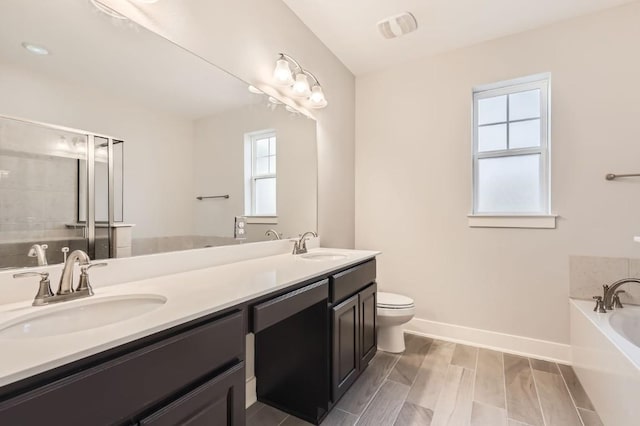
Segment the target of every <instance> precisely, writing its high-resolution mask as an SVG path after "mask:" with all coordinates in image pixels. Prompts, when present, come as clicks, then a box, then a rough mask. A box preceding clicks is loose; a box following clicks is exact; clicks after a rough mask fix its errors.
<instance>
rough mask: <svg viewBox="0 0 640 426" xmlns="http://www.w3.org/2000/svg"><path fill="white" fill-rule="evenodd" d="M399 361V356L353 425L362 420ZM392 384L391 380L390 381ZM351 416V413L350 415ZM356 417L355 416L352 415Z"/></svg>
mask: <svg viewBox="0 0 640 426" xmlns="http://www.w3.org/2000/svg"><path fill="white" fill-rule="evenodd" d="M399 361H400V356H399V357H398V358H397V359H396V362H394V363H393V365H392V366H391V368H390V369H389V372H388V373H387V374H386V375H385V376H384V378H383V379H382V383H380V386H378V388H377V389H376V391H375V392H374V393H373V395H371V398H369V401H367V405H365V407H364V410H362V413H360V415H358V419H357V420H356V422H355V423H354V425H357V424H358V423H360V419H361V418H362V416H363V415H364V413H365V412H366V411H367V408H369V406H370V405H371V403H372V402H373V400H374V399H375V398H376V395H378V392H380V389H382V386H384V383H385V382H386V381H387V380H389V375H390V374H391V372H392V371H393V369H394V368H396V364H398V362H399ZM392 382H393V380H392ZM351 414H353V413H351ZM354 415H357V414H354Z"/></svg>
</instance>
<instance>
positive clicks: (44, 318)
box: [0, 294, 167, 339]
mask: <svg viewBox="0 0 640 426" xmlns="http://www.w3.org/2000/svg"><path fill="white" fill-rule="evenodd" d="M166 302H167V298H166V297H163V296H160V295H155V294H131V295H123V296H109V297H101V298H95V299H94V298H88V299H84V300H82V301H80V302H62V303H61V304H60V305H57V306H56V305H52V306H51V307H46V308H34V309H46V311H44V312H35V313H32V314H28V315H24V316H22V317H19V318H16V319H14V320H11V321H8V322H6V323H4V324H0V339H29V338H38V337H48V336H58V335H61V334H68V333H73V332H76V331H83V330H89V329H94V328H98V327H103V326H105V325H110V324H113V323H116V322H120V321H126V320H128V319H131V318H134V317H137V316H140V315H143V314H146V313H147V312H151V311H153V310H155V309H158V308H159V307H161V306H162V305H164V304H165V303H166Z"/></svg>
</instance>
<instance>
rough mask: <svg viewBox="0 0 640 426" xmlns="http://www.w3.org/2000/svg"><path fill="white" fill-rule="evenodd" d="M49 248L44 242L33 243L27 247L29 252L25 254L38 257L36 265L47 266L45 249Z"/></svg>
mask: <svg viewBox="0 0 640 426" xmlns="http://www.w3.org/2000/svg"><path fill="white" fill-rule="evenodd" d="M48 248H49V246H48V245H46V244H34V245H32V246H31V248H30V249H29V253H27V256H29V257H35V258H37V259H38V266H47V265H48V263H47V249H48Z"/></svg>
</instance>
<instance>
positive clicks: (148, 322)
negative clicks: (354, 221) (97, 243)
mask: <svg viewBox="0 0 640 426" xmlns="http://www.w3.org/2000/svg"><path fill="white" fill-rule="evenodd" d="M282 243H288V241H283V242H282ZM256 246H257V247H247V248H245V250H244V251H245V252H247V251H249V252H251V251H253V253H254V255H258V253H261V254H264V253H268V252H269V251H271V252H272V254H271V255H266V256H264V257H257V258H252V259H246V258H245V260H244V261H240V260H242V258H241V257H240V256H241V255H244V256H247V254H246V253H242V254H238V253H235V254H234V253H233V252H234V250H233V247H231V248H226V247H225V248H221V249H223V250H216V248H211V249H205V250H203V251H202V252H200V253H198V252H199V251H194V252H192V253H189V255H190V256H192V257H199V256H198V255H200V257H201V259H199V261H200V262H203V263H204V264H203V265H201V266H200V268H199V269H193V270H187V271H183V272H178V273H172V274H171V273H167V274H163V275H160V276H155V277H154V278H149V277H148V276H147V277H145V278H142V279H141V278H137V279H136V278H133V277H132V275H131V273H130V272H129V268H126V270H123V269H122V268H118V267H117V266H116V264H117V263H121V264H124V265H127V264H128V265H129V266H131V265H136V266H138V267H139V268H140V269H141V270H143V271H146V272H147V273H148V272H149V270H153V269H154V268H155V269H156V270H160V271H162V270H163V269H164V270H165V271H167V270H168V267H167V266H164V268H163V265H162V263H168V262H169V259H172V258H173V259H175V258H177V259H180V258H181V256H180V254H170V255H157V256H144V257H140V258H131V259H123V261H118V260H112V261H110V264H111V265H110V266H114V268H113V270H112V271H111V274H112V275H114V276H115V277H112V279H117V278H121V279H122V278H124V281H121V282H120V283H111V284H112V285H100V283H101V280H100V278H99V277H100V275H98V274H97V273H96V274H95V275H94V277H93V281H92V282H93V283H94V292H95V295H94V296H93V297H92V300H96V299H99V298H102V297H109V296H121V295H130V294H154V295H160V296H163V297H165V298H166V299H167V302H166V304H164V305H163V306H162V307H160V308H158V309H156V310H154V311H152V312H147V313H146V314H144V315H141V316H138V317H134V318H130V319H128V320H126V321H123V322H118V323H114V324H110V325H106V326H102V327H100V328H96V329H89V330H85V331H78V332H74V333H70V334H62V335H58V336H54V337H50V338H49V337H42V338H31V339H19V340H18V339H16V340H11V344H6V343H7V342H6V341H5V340H4V339H2V340H1V341H0V344H2V348H3V353H2V360H3V362H2V363H0V386H4V385H7V384H9V383H12V382H15V381H18V380H21V379H24V378H27V377H30V376H32V375H34V374H38V373H40V372H43V371H46V370H49V369H52V368H55V367H58V366H61V365H64V364H67V363H70V362H73V361H75V360H78V359H81V358H84V357H87V356H90V355H92V354H96V353H98V352H102V351H105V350H107V349H110V348H113V347H116V346H118V345H121V344H124V343H127V342H131V341H133V340H137V339H140V338H142V337H144V336H148V335H151V334H153V333H155V332H158V331H161V330H165V329H168V328H170V327H172V326H175V325H178V324H183V323H186V322H188V321H190V320H194V319H197V318H200V317H203V316H205V315H208V314H212V313H215V312H219V311H222V310H224V309H226V308H229V307H232V306H235V305H237V304H240V303H242V302H245V301H247V300H250V299H253V298H256V297H259V296H262V295H266V294H269V293H272V292H274V291H277V290H282V289H285V288H287V287H289V286H291V285H294V284H297V283H300V282H303V281H305V280H307V279H310V278H313V277H315V276H318V275H322V274H323V273H326V272H329V271H332V270H335V269H339V268H342V267H346V266H349V265H352V264H356V263H359V262H362V261H363V260H365V259H369V258H372V257H374V256H375V255H377V254H378V252H374V251H364V250H338V249H331V250H329V251H330V252H339V253H343V254H345V256H346V257H345V258H344V259H340V260H328V261H322V262H318V261H313V260H307V259H302V258H300V256H293V255H291V254H290V253H289V252H288V248H289V247H288V246H289V245H288V244H277V243H273V244H256ZM283 249H287V252H286V253H283V252H282V250H283ZM316 250H319V251H323V250H324V251H327V250H328V249H316ZM273 252H275V254H274V253H273ZM216 253H218V254H219V256H215V254H216ZM203 254H205V255H206V254H208V255H209V258H208V265H207V264H206V263H207V262H206V258H203V257H202V255H203ZM145 258H147V259H145ZM216 258H217V259H216ZM225 260H226V262H227V263H218V264H217V266H214V265H215V264H216V262H225ZM145 262H146V264H145ZM173 262H175V260H173ZM192 262H194V261H192ZM185 263H187V262H185ZM192 265H195V263H192ZM174 267H175V265H174ZM182 267H184V265H182ZM50 269H54V268H50ZM55 269H59V265H58V267H57V268H55ZM108 269H109V268H102V269H101V272H104V274H103V275H102V276H103V277H105V276H108V274H109V273H108V272H106V271H108ZM6 275H7V273H0V285H2V284H3V280H2V278H3V277H5V276H6ZM127 276H128V278H125V277H127ZM5 278H6V277H5ZM52 282H53V283H56V282H57V280H56V279H55V277H52ZM21 285H22V286H24V287H27V288H29V289H30V290H32V291H31V292H29V293H30V294H31V295H30V296H27V297H28V298H25V297H24V292H22V293H21V295H22V296H23V297H21V298H20V299H19V301H18V302H15V303H5V304H0V325H1V324H3V323H10V322H11V321H12V320H16V319H18V318H19V317H21V316H23V315H26V314H34V313H36V312H38V313H39V312H43V313H44V312H45V311H47V310H52V309H58V308H60V307H61V305H58V306H55V305H52V306H46V307H39V308H34V307H32V306H31V299H32V298H33V294H34V292H35V290H36V288H37V280H34V282H33V286H28V285H25V283H24V282H23V283H21ZM7 289H8V288H7ZM85 300H88V299H85ZM81 303H82V300H76V301H70V302H65V303H64V305H65V306H67V307H69V306H72V305H73V304H81Z"/></svg>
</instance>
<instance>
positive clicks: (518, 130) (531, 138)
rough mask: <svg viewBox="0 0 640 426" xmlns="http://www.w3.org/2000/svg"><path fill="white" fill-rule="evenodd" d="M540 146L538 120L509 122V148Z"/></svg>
mask: <svg viewBox="0 0 640 426" xmlns="http://www.w3.org/2000/svg"><path fill="white" fill-rule="evenodd" d="M532 146H540V120H539V119H538V120H531V121H518V122H516V123H509V148H510V149H513V148H529V147H532Z"/></svg>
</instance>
